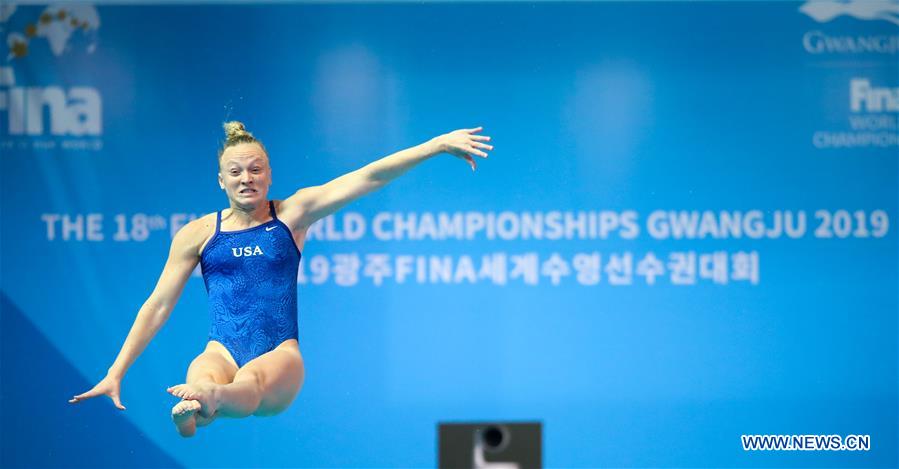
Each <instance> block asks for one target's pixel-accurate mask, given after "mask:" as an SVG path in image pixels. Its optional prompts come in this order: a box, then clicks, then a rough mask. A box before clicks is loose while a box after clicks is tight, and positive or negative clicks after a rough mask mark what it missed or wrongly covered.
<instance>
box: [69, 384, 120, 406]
mask: <svg viewBox="0 0 899 469" xmlns="http://www.w3.org/2000/svg"><path fill="white" fill-rule="evenodd" d="M121 387H122V380H121V379H118V378H115V377H112V376H110V375H106V377H105V378H103V379H102V380H101V381H100V382H99V383H97V385H96V386H94V387H93V388H92V389H91V390H90V391H88V392H85V393H82V394H79V395H77V396H75V397H73V398H71V399H69V404H76V403H78V402H81V401H84V400H87V399H90V398H92V397H97V396H103V395H106V396H109V398H110V399H112V403H113V404H115V406H116V408H117V409H119V410H125V406H123V405H122V401H121V400H119V389H120V388H121Z"/></svg>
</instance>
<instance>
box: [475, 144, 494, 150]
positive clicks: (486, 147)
mask: <svg viewBox="0 0 899 469" xmlns="http://www.w3.org/2000/svg"><path fill="white" fill-rule="evenodd" d="M471 146H472V147H475V148H483V149H485V150H493V145H487V144H486V143H480V142H474V143H472V144H471Z"/></svg>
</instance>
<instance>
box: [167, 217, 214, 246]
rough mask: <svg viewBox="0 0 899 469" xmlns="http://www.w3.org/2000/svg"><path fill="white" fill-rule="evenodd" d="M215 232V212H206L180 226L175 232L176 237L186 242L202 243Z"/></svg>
mask: <svg viewBox="0 0 899 469" xmlns="http://www.w3.org/2000/svg"><path fill="white" fill-rule="evenodd" d="M214 233H215V213H214V212H213V213H207V214H206V215H202V216H200V217H197V218H195V219H193V220H191V221H190V222H188V223H187V224H186V225H184V226H182V227H181V229H180V230H178V232H177V233H176V234H175V237H176V238H179V237H180V238H182V240H183V241H184V242H186V243H188V244H203V243H204V242H205V241H206V240H207V239H208V238H209V237H210V236H212V234H214Z"/></svg>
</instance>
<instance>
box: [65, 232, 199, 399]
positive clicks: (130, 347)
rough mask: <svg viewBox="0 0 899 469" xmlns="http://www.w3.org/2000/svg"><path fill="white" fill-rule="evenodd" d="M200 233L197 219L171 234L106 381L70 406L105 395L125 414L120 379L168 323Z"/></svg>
mask: <svg viewBox="0 0 899 469" xmlns="http://www.w3.org/2000/svg"><path fill="white" fill-rule="evenodd" d="M202 230H203V223H202V221H201V219H198V220H194V221H192V222H191V223H188V224H187V225H185V226H184V227H183V228H181V230H179V231H178V233H177V234H175V238H174V239H173V240H172V246H171V249H170V250H169V257H168V260H167V261H166V263H165V267H164V268H163V269H162V275H160V277H159V281H158V282H157V283H156V288H155V289H154V290H153V293H151V294H150V297H149V298H148V299H147V301H146V302H144V304H143V306H141V308H140V311H139V312H138V313H137V318H136V319H135V320H134V324H133V325H132V326H131V331H130V332H128V337H127V338H126V339H125V343H124V344H123V345H122V349H121V350H120V351H119V354H118V356H117V357H116V359H115V361H114V362H113V364H112V366H110V367H109V370H108V371H107V373H106V377H104V378H103V379H102V380H101V381H100V382H99V383H97V385H96V386H94V387H93V388H92V389H91V390H89V391H87V392H85V393H82V394H79V395H77V396H74V397H73V398H72V399H70V400H69V402H70V403H72V404H74V403H77V402H81V401H83V400H85V399H90V398H91V397H96V396H102V395H106V396H109V398H110V399H112V402H113V403H114V404H115V406H116V407H117V408H118V409H119V410H125V406H123V405H122V402H121V399H120V388H121V383H122V379H123V378H124V377H125V373H126V372H127V371H128V368H129V367H130V366H131V364H132V363H134V361H135V360H136V359H137V357H138V356H139V355H140V354H141V352H143V351H144V349H145V348H146V347H147V344H149V343H150V340H151V339H153V337H154V336H155V335H156V333H157V332H158V331H159V329H160V328H161V327H162V325H163V324H165V322H166V321H167V320H168V318H169V314H171V312H172V309H174V308H175V303H177V302H178V297H180V296H181V291H182V290H183V289H184V284H185V283H187V279H188V278H189V277H190V274H191V272H193V270H194V268H195V267H196V266H197V262H199V256H198V252H199V243H201V242H202V241H203V240H204V239H205V238H204V237H203V236H202Z"/></svg>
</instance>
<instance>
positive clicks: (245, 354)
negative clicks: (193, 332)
mask: <svg viewBox="0 0 899 469" xmlns="http://www.w3.org/2000/svg"><path fill="white" fill-rule="evenodd" d="M269 210H270V211H271V216H272V219H271V220H269V221H268V222H266V223H263V224H261V225H259V226H254V227H253V228H247V229H245V230H239V231H222V230H221V227H222V212H218V213H217V214H216V219H215V234H214V235H212V239H210V240H209V242H208V243H206V247H205V248H204V249H203V253H202V254H201V256H200V265H201V267H202V271H203V281H204V282H206V292H207V293H208V294H209V318H210V320H211V322H212V327H211V328H210V330H209V340H215V341H218V342H221V343H222V345H224V346H225V347H226V348H227V349H228V351H229V352H231V356H233V357H234V360H235V361H236V362H237V366H243V365H244V364H245V363H247V362H248V361H250V360H252V359H254V358H256V357H258V356H259V355H262V354H263V353H265V352H268V351H270V350H274V348H275V347H277V346H278V344H280V343H281V342H284V341H285V340H287V339H296V338H297V271H298V268H299V264H300V256H301V254H300V250H299V249H298V248H297V245H296V243H295V242H294V240H293V236H292V234H291V232H290V228H288V227H287V225H285V224H284V223H283V222H282V221H281V220H278V217H277V215H275V204H274V202H273V201H270V202H269Z"/></svg>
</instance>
